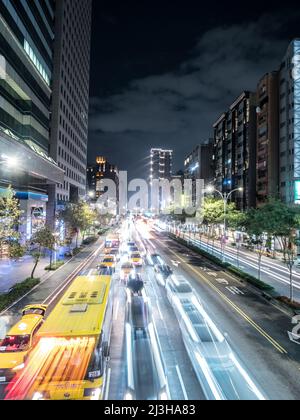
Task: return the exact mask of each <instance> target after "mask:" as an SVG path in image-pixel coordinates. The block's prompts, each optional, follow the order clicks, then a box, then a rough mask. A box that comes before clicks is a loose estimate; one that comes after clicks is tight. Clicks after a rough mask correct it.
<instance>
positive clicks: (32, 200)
mask: <svg viewBox="0 0 300 420" xmlns="http://www.w3.org/2000/svg"><path fill="white" fill-rule="evenodd" d="M0 4H1V15H0V66H1V69H0V91H1V92H0V189H1V191H2V192H4V191H5V189H6V188H7V186H8V185H11V186H12V187H13V188H14V190H15V191H16V196H17V197H18V198H19V199H20V203H21V208H22V210H23V219H24V220H23V223H22V224H21V228H20V229H21V230H22V232H21V233H22V238H23V239H24V240H28V239H30V237H31V236H32V234H33V233H34V230H35V229H36V227H38V226H39V225H40V223H42V222H45V217H46V203H47V201H48V200H49V198H48V194H47V190H48V187H49V186H50V185H53V186H54V185H56V184H57V183H61V182H63V177H64V173H63V170H62V169H61V168H59V167H58V165H57V164H56V160H55V159H53V158H52V157H51V156H50V152H49V150H50V132H49V127H50V110H51V95H52V89H51V80H52V79H53V50H52V45H53V40H54V17H55V15H54V1H52V0H49V1H42V0H36V1H30V0H24V1H18V2H16V1H11V0H1V2H0ZM11 157H14V159H15V162H16V165H15V166H14V167H9V165H8V164H6V163H7V162H9V161H10V158H11Z"/></svg>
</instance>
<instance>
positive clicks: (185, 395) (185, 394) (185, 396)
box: [176, 365, 189, 401]
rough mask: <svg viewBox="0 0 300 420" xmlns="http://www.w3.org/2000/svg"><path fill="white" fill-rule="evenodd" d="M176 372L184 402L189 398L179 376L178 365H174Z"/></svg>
mask: <svg viewBox="0 0 300 420" xmlns="http://www.w3.org/2000/svg"><path fill="white" fill-rule="evenodd" d="M176 372H177V375H178V378H179V382H180V386H181V389H182V392H183V396H184V399H185V401H188V400H189V397H188V394H187V392H186V387H185V385H184V382H183V378H182V375H181V371H180V368H179V366H178V365H176Z"/></svg>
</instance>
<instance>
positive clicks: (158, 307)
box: [156, 300, 164, 321]
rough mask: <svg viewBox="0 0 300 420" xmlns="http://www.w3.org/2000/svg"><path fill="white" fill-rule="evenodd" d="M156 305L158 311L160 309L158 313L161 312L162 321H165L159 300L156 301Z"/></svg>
mask: <svg viewBox="0 0 300 420" xmlns="http://www.w3.org/2000/svg"><path fill="white" fill-rule="evenodd" d="M156 304H157V309H158V312H159V316H160V319H161V320H162V321H163V320H164V317H163V314H162V311H161V309H160V305H159V302H158V300H157V301H156Z"/></svg>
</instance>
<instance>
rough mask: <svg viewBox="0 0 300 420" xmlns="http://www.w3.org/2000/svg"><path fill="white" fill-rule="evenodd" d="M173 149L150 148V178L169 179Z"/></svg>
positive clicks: (170, 176)
mask: <svg viewBox="0 0 300 420" xmlns="http://www.w3.org/2000/svg"><path fill="white" fill-rule="evenodd" d="M172 167H173V150H163V149H151V154H150V180H153V179H158V180H171V178H172V170H173V168H172Z"/></svg>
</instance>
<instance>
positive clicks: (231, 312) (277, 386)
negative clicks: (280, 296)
mask: <svg viewBox="0 0 300 420" xmlns="http://www.w3.org/2000/svg"><path fill="white" fill-rule="evenodd" d="M149 242H150V244H151V245H152V247H153V252H158V253H159V254H161V255H162V256H163V258H164V259H165V261H166V262H167V263H168V264H169V265H170V266H171V267H172V268H173V269H174V271H175V272H176V273H177V274H180V275H183V276H185V277H186V278H187V279H188V280H189V281H190V283H191V285H192V286H193V288H194V289H195V291H196V292H197V294H198V296H199V298H200V300H201V302H202V304H203V306H204V307H205V309H206V311H207V312H208V313H209V315H210V316H211V318H212V319H213V320H214V321H215V323H216V324H217V326H218V327H219V329H220V330H221V331H222V332H223V333H224V334H225V336H226V338H227V340H228V342H229V343H230V345H231V347H232V348H233V350H234V351H235V352H236V354H237V355H238V356H239V358H240V360H241V362H242V364H243V366H245V367H246V369H247V372H248V373H249V374H250V375H251V377H252V378H253V379H254V380H255V382H256V383H257V384H258V386H259V387H260V390H261V391H262V392H263V393H264V395H265V396H266V398H268V399H272V400H278V399H280V400H298V399H299V398H300V351H299V350H300V347H299V346H297V345H296V344H294V343H292V342H290V341H289V338H288V331H291V329H292V328H293V326H292V320H291V317H290V315H288V314H286V313H284V312H282V311H281V310H279V309H278V308H277V307H274V306H273V305H272V304H270V303H269V302H267V301H266V300H265V299H264V298H262V297H261V296H260V294H259V293H256V292H254V291H253V289H252V288H249V287H247V286H245V284H242V283H241V282H239V281H238V280H237V279H235V278H234V277H232V276H231V275H228V274H226V273H225V272H224V271H223V270H222V269H220V268H218V267H217V266H215V265H213V264H211V263H210V262H208V261H207V260H205V259H203V258H201V257H199V255H198V254H196V253H194V252H191V251H190V250H189V249H188V248H186V247H184V246H182V245H180V244H178V243H177V242H175V241H173V240H170V239H169V238H168V237H166V236H165V235H164V234H157V233H155V232H152V238H151V240H150V241H148V244H149ZM151 245H150V246H151ZM163 313H164V312H163Z"/></svg>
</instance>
